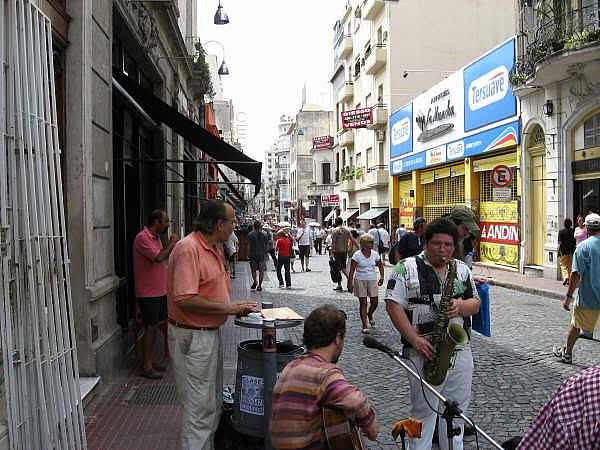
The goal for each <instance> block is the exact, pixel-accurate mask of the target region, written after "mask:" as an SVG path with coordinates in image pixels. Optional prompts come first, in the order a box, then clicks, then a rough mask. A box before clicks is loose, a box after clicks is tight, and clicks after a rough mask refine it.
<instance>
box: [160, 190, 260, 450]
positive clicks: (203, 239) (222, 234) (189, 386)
mask: <svg viewBox="0 0 600 450" xmlns="http://www.w3.org/2000/svg"><path fill="white" fill-rule="evenodd" d="M194 223H195V226H194V231H193V232H192V233H190V234H188V235H187V236H186V237H185V238H184V239H182V240H181V241H180V242H179V243H178V244H177V245H176V246H175V249H174V250H173V253H172V255H171V259H170V262H169V270H168V279H167V280H168V281H167V286H168V289H167V290H168V293H167V296H168V302H169V348H170V350H171V355H172V357H173V367H174V369H175V383H176V386H177V394H178V396H179V399H180V401H181V402H182V403H183V417H182V419H181V436H180V439H181V448H182V449H184V450H191V449H194V450H213V449H214V434H215V431H216V429H217V426H218V424H219V419H220V415H221V406H222V400H223V386H222V384H223V344H222V341H221V332H220V327H221V325H223V323H224V322H225V320H226V319H227V316H228V315H240V314H247V313H250V312H253V311H256V302H247V301H246V302H240V303H231V302H230V298H229V282H228V279H227V278H228V277H227V273H226V271H225V267H224V265H223V259H222V255H221V252H222V247H223V243H224V242H225V241H226V240H227V238H228V237H229V236H230V235H231V232H232V231H233V227H234V224H235V214H234V211H233V208H232V207H231V205H229V204H226V203H224V202H223V201H222V200H208V201H207V202H206V203H205V204H204V205H202V209H201V210H200V213H199V214H198V216H197V217H196V219H195V221H194Z"/></svg>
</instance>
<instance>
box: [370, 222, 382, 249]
mask: <svg viewBox="0 0 600 450" xmlns="http://www.w3.org/2000/svg"><path fill="white" fill-rule="evenodd" d="M369 234H370V235H371V236H373V248H374V249H375V251H376V252H378V253H379V243H380V242H381V237H380V236H379V231H378V230H377V224H376V223H375V221H373V222H371V227H370V228H369Z"/></svg>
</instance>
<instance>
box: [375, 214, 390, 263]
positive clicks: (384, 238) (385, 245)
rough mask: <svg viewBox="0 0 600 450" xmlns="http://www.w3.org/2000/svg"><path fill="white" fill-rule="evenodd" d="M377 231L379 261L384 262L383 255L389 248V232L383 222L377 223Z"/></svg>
mask: <svg viewBox="0 0 600 450" xmlns="http://www.w3.org/2000/svg"><path fill="white" fill-rule="evenodd" d="M377 231H378V232H379V239H380V241H379V250H380V251H379V255H380V256H381V261H382V262H383V264H385V255H386V254H387V252H388V251H389V250H390V234H389V233H388V232H387V230H386V229H385V226H384V225H383V223H379V224H377Z"/></svg>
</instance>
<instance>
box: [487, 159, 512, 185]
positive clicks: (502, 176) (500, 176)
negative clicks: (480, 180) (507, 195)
mask: <svg viewBox="0 0 600 450" xmlns="http://www.w3.org/2000/svg"><path fill="white" fill-rule="evenodd" d="M490 181H491V182H492V184H493V185H494V186H496V187H499V188H503V187H507V186H509V185H510V183H511V182H512V170H510V167H508V166H505V165H503V164H501V165H498V166H496V167H494V168H493V169H492V173H491V175H490Z"/></svg>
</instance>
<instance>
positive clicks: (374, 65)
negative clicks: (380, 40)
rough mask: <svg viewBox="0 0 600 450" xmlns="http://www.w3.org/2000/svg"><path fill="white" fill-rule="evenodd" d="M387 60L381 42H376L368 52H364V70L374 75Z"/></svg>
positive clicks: (385, 51) (385, 50)
mask: <svg viewBox="0 0 600 450" xmlns="http://www.w3.org/2000/svg"><path fill="white" fill-rule="evenodd" d="M386 62H387V49H386V48H385V45H383V44H377V45H376V46H375V47H374V48H371V49H370V50H369V51H368V52H365V72H366V73H367V74H369V75H375V74H376V73H377V72H379V71H380V70H381V69H383V68H384V67H385V64H386Z"/></svg>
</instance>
